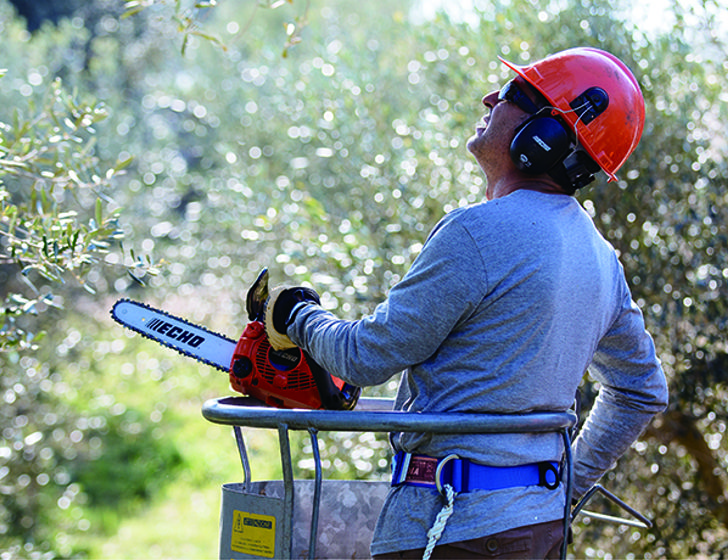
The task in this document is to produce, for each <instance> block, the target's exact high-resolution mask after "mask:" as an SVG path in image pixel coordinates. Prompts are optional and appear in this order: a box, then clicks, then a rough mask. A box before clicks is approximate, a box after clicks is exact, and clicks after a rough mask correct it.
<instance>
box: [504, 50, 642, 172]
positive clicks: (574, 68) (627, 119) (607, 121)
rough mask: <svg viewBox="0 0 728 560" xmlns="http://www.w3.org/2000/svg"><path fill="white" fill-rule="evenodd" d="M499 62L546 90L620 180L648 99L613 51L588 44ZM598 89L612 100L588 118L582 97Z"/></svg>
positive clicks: (603, 165) (596, 157)
mask: <svg viewBox="0 0 728 560" xmlns="http://www.w3.org/2000/svg"><path fill="white" fill-rule="evenodd" d="M499 58H500V57H499ZM500 60H501V62H503V63H504V64H505V65H506V66H508V67H509V68H510V69H511V70H513V71H514V72H516V73H517V74H518V75H519V76H521V77H522V78H523V79H524V80H526V81H527V82H528V83H529V84H531V85H532V86H533V87H535V88H536V89H537V90H538V91H540V92H541V94H543V96H544V97H545V98H546V99H547V100H548V102H549V103H551V104H552V105H553V106H554V107H555V109H556V113H557V114H559V115H560V116H561V117H562V118H563V119H564V120H566V122H568V123H569V126H571V128H572V129H573V130H575V132H576V136H577V138H578V141H579V144H580V145H581V146H582V147H583V148H584V149H585V150H586V152H587V153H588V154H589V155H590V156H591V157H592V158H593V159H594V161H595V162H596V163H597V164H598V165H599V167H601V168H602V170H604V172H605V173H606V174H607V175H608V176H609V180H610V181H614V180H616V179H617V176H616V175H615V173H616V171H617V170H618V169H619V168H620V167H621V166H622V164H623V163H624V162H625V161H626V160H627V158H628V157H629V155H630V154H631V153H632V152H633V151H634V149H635V148H636V147H637V144H638V143H639V141H640V137H641V136H642V128H643V126H644V123H645V101H644V99H643V97H642V91H640V86H639V84H638V83H637V80H636V79H635V77H634V75H633V74H632V72H631V71H630V70H629V68H627V66H625V64H624V63H623V62H622V61H621V60H619V59H618V58H617V57H615V56H614V55H612V54H610V53H608V52H605V51H602V50H599V49H594V48H590V47H578V48H574V49H568V50H565V51H562V52H560V53H557V54H555V55H552V56H549V57H547V58H544V59H543V60H540V61H538V62H534V63H533V64H531V65H529V66H517V65H515V64H512V63H510V62H508V61H506V60H503V59H502V58H500ZM598 90H601V91H602V92H603V93H606V96H607V98H608V104H607V105H606V108H604V109H602V110H601V111H599V112H597V113H596V116H594V115H592V116H591V117H590V118H589V117H587V118H585V113H584V112H582V111H580V110H579V109H580V104H581V101H583V100H584V98H585V96H586V97H589V96H590V94H589V92H590V91H598ZM604 101H605V100H602V102H604ZM587 104H588V103H587Z"/></svg>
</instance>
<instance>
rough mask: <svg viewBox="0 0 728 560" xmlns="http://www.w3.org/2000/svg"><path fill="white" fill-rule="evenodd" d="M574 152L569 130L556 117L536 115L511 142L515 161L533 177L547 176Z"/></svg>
mask: <svg viewBox="0 0 728 560" xmlns="http://www.w3.org/2000/svg"><path fill="white" fill-rule="evenodd" d="M570 150H571V138H570V135H569V131H568V130H567V129H566V127H565V126H564V125H563V124H562V123H561V122H559V121H558V120H556V119H555V118H553V117H549V116H539V115H534V116H533V117H530V118H529V119H526V121H525V122H524V123H523V124H521V126H519V127H518V128H517V129H516V133H515V135H514V136H513V140H511V146H510V153H511V159H512V160H513V163H514V164H515V165H516V167H517V168H518V169H519V170H521V171H523V172H524V173H528V174H529V175H541V174H542V173H546V172H547V171H548V170H549V169H551V168H552V167H553V166H554V165H556V164H557V163H558V162H559V161H561V160H562V159H563V158H564V157H565V156H566V155H567V154H568V153H569V151H570Z"/></svg>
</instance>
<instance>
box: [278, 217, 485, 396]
mask: <svg viewBox="0 0 728 560" xmlns="http://www.w3.org/2000/svg"><path fill="white" fill-rule="evenodd" d="M453 214H457V211H455V212H454V213H451V214H449V215H448V216H446V217H445V218H444V219H443V220H442V221H441V222H440V224H438V226H436V228H435V229H434V230H433V232H432V233H431V234H430V236H429V238H428V239H427V241H426V243H425V245H424V247H423V249H422V252H421V253H420V254H419V256H418V257H417V259H416V260H415V262H414V263H413V265H412V267H411V268H410V270H409V271H408V272H407V274H406V275H405V276H404V278H403V279H402V280H401V281H400V282H399V283H398V284H397V285H396V286H394V287H393V288H392V290H391V291H390V293H389V296H388V298H387V300H386V301H384V302H383V303H381V304H379V305H378V306H377V307H376V309H375V310H374V312H373V313H372V315H370V316H368V317H365V318H363V319H362V320H360V321H344V320H340V319H338V318H336V317H335V316H334V315H333V314H331V313H329V312H327V311H325V310H323V309H322V308H321V307H319V306H316V305H310V306H307V307H305V308H304V309H303V310H302V311H301V312H300V313H299V314H298V316H297V317H296V320H295V321H294V323H293V324H292V325H291V326H290V327H289V328H288V335H289V337H290V338H291V340H293V342H294V343H295V344H297V345H299V346H300V347H302V348H304V349H305V350H306V351H307V352H309V353H310V354H311V356H312V357H313V358H314V359H315V360H316V361H317V362H318V363H319V364H321V365H322V366H323V367H324V368H325V369H327V370H328V371H329V372H331V373H332V374H334V375H336V376H337V377H340V378H341V379H343V380H345V381H347V382H349V383H352V384H355V385H358V386H361V387H366V386H371V385H379V384H381V383H384V382H385V381H387V380H388V379H389V378H390V377H392V376H393V375H395V374H397V373H399V372H401V371H402V370H404V369H406V368H408V367H411V366H413V365H416V364H419V363H421V362H423V361H425V360H427V359H428V358H429V357H430V356H432V355H433V354H434V353H435V352H436V351H437V349H438V347H439V346H440V345H441V344H442V342H443V341H444V340H445V338H446V337H447V336H448V335H449V334H450V333H451V332H452V331H453V329H454V328H455V327H456V325H457V324H458V322H459V321H462V320H463V319H464V318H466V317H468V316H469V315H470V314H471V313H472V312H473V311H474V310H475V309H476V307H477V306H478V304H479V303H480V301H481V300H482V298H483V297H484V294H485V290H484V288H485V285H486V284H487V281H486V277H485V270H484V267H483V260H482V257H481V255H480V252H479V251H478V249H477V247H476V244H475V242H474V240H473V239H472V237H471V236H470V235H469V233H468V232H467V229H466V228H465V227H463V226H462V225H461V224H460V223H458V221H457V220H455V219H454V216H453Z"/></svg>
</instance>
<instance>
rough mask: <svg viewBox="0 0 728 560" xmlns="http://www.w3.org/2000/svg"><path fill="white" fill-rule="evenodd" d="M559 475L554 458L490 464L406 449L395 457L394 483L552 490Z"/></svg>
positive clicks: (458, 489)
mask: <svg viewBox="0 0 728 560" xmlns="http://www.w3.org/2000/svg"><path fill="white" fill-rule="evenodd" d="M560 478H561V476H560V474H559V464H558V463H556V462H552V461H543V462H540V463H531V464H528V465H518V466H515V467H491V466H488V465H481V464H478V463H473V462H472V461H470V460H468V459H460V458H459V457H457V456H456V455H448V456H447V457H445V458H444V459H438V458H436V457H428V456H427V455H412V454H411V453H405V452H403V451H399V452H397V454H396V455H395V456H394V459H393V460H392V486H399V485H400V484H407V485H410V486H421V487H425V488H436V489H437V490H438V491H439V490H441V489H442V488H443V486H444V485H445V484H449V485H450V486H452V488H453V490H455V492H457V493H461V492H471V491H473V490H500V489H502V488H516V487H519V486H543V487H546V488H549V489H551V490H553V489H555V488H558V486H559V481H560Z"/></svg>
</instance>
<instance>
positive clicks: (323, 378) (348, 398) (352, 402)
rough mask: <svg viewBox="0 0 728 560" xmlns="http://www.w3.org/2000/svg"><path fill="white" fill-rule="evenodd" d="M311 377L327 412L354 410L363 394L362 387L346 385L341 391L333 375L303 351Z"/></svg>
mask: <svg viewBox="0 0 728 560" xmlns="http://www.w3.org/2000/svg"><path fill="white" fill-rule="evenodd" d="M302 352H303V356H304V358H305V359H306V363H307V364H308V367H309V369H310V370H311V375H312V376H313V380H314V382H315V383H316V389H318V393H319V398H320V399H321V405H322V406H323V408H324V409H326V410H352V409H353V408H354V407H355V406H356V402H357V401H358V400H359V395H360V394H361V387H355V386H354V385H350V384H349V383H344V384H343V386H342V387H341V389H339V387H337V386H336V384H335V383H334V378H333V377H332V375H331V374H330V373H329V372H327V371H326V370H325V369H324V368H322V367H321V366H320V365H319V364H318V362H316V360H314V359H313V358H312V357H311V355H310V354H309V353H308V352H306V351H305V350H302Z"/></svg>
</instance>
